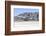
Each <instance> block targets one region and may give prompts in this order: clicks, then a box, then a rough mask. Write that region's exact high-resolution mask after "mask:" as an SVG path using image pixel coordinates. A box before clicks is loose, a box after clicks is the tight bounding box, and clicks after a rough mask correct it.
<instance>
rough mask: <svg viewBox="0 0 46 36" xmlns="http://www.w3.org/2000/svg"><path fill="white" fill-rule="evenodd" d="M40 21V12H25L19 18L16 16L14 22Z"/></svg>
mask: <svg viewBox="0 0 46 36" xmlns="http://www.w3.org/2000/svg"><path fill="white" fill-rule="evenodd" d="M38 20H39V13H38V12H35V13H31V12H28V13H27V12H25V13H22V14H19V15H17V16H14V21H38Z"/></svg>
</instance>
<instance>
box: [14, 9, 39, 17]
mask: <svg viewBox="0 0 46 36" xmlns="http://www.w3.org/2000/svg"><path fill="white" fill-rule="evenodd" d="M25 12H32V13H34V12H39V9H31V8H14V16H17V15H19V14H21V13H25Z"/></svg>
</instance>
